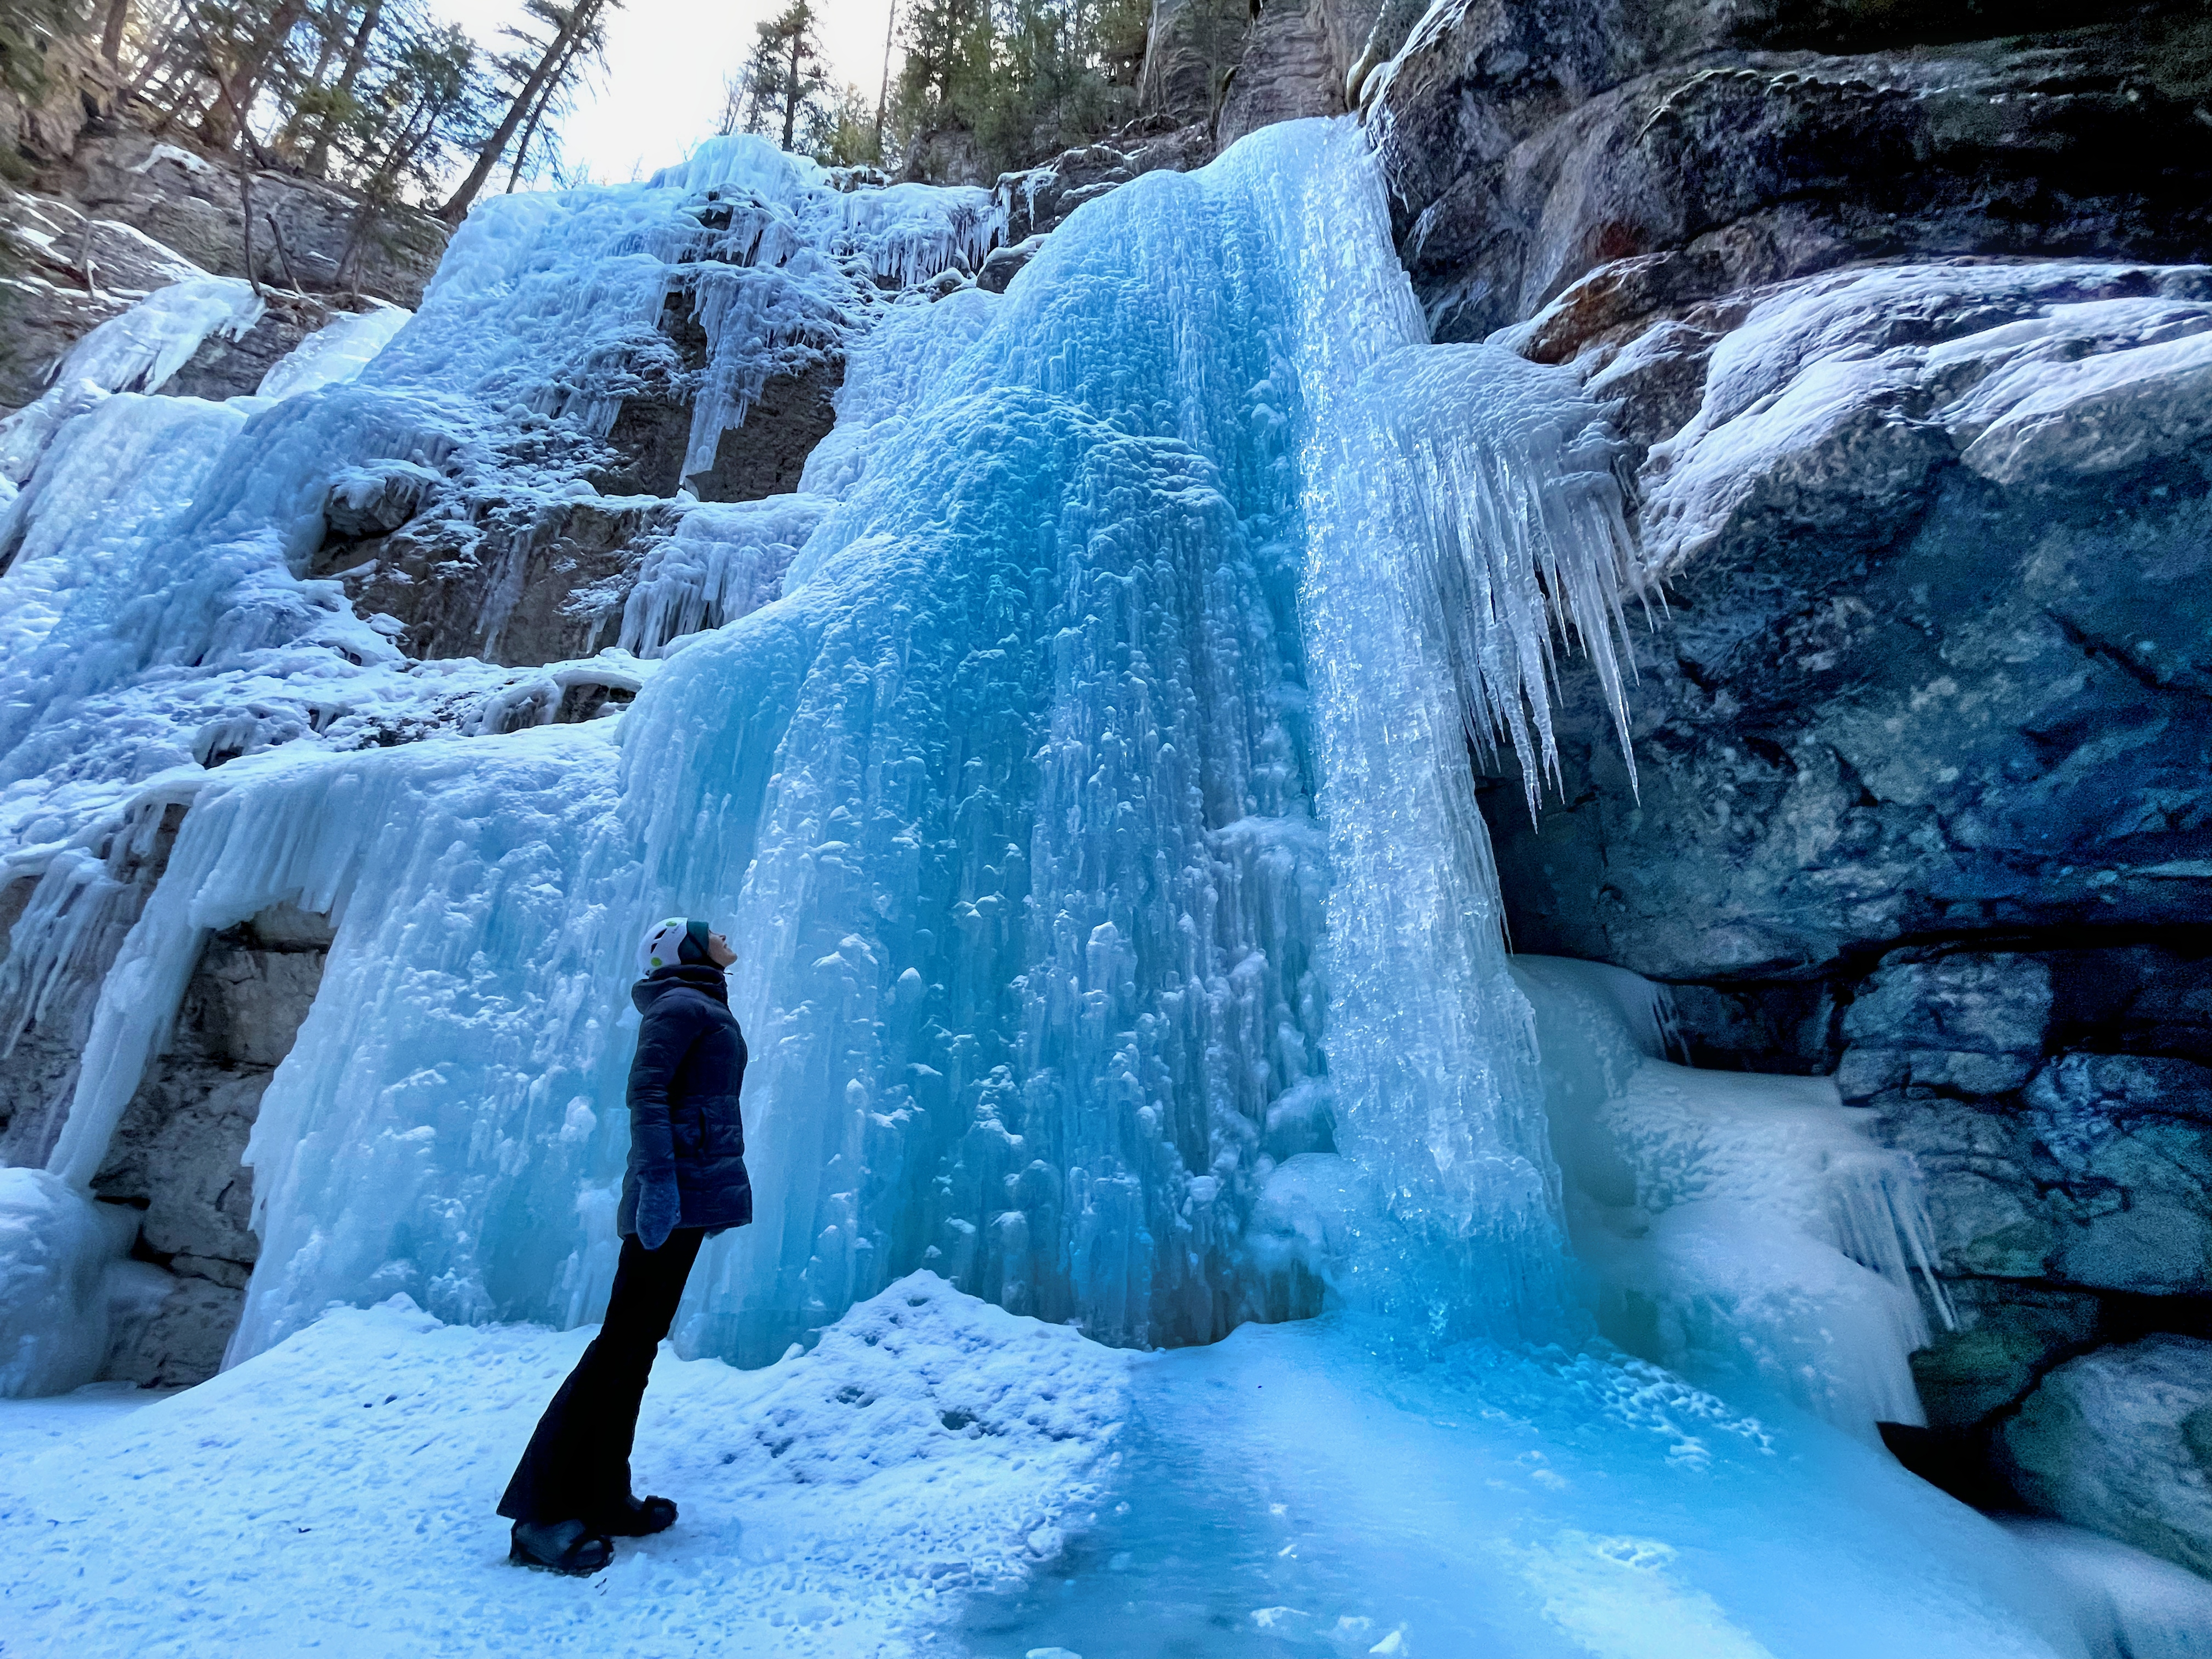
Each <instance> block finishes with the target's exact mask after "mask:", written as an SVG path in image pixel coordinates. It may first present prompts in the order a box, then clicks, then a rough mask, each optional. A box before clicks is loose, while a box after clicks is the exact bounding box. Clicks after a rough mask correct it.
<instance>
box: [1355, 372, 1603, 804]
mask: <svg viewBox="0 0 2212 1659" xmlns="http://www.w3.org/2000/svg"><path fill="white" fill-rule="evenodd" d="M1376 381H1377V384H1378V387H1379V388H1380V389H1379V390H1378V392H1377V394H1376V404H1377V406H1378V408H1379V409H1380V410H1383V412H1384V414H1385V416H1386V420H1387V427H1388V430H1389V434H1390V436H1391V439H1392V440H1393V441H1394V443H1395V447H1396V448H1397V449H1398V451H1399V453H1400V454H1401V456H1402V458H1403V465H1401V467H1400V468H1398V469H1395V470H1394V471H1393V473H1392V475H1391V482H1392V484H1393V486H1394V488H1393V491H1392V500H1393V502H1394V505H1395V508H1396V510H1397V511H1398V513H1400V514H1401V515H1402V516H1403V518H1404V520H1405V521H1406V522H1407V523H1409V524H1411V525H1413V526H1416V531H1415V533H1414V534H1413V536H1411V537H1410V538H1408V541H1409V544H1410V546H1411V549H1412V550H1413V555H1414V556H1415V558H1416V559H1417V560H1418V562H1419V580H1420V582H1421V584H1422V587H1423V589H1424V590H1425V602H1424V606H1423V609H1424V611H1425V614H1427V615H1429V616H1431V617H1433V618H1435V619H1436V623H1435V625H1437V627H1438V628H1439V629H1440V630H1441V633H1442V645H1443V655H1444V657H1445V659H1446V660H1447V661H1448V662H1449V665H1450V669H1451V674H1452V678H1453V681H1454V683H1455V684H1456V685H1457V687H1458V689H1459V696H1460V702H1461V706H1462V708H1464V709H1465V710H1466V711H1467V726H1468V734H1469V736H1470V737H1472V738H1474V740H1475V741H1476V743H1477V744H1480V746H1482V747H1483V748H1484V749H1486V750H1489V749H1492V748H1493V747H1494V745H1495V744H1496V742H1497V739H1498V736H1499V735H1500V734H1501V733H1503V734H1504V735H1505V736H1507V737H1508V738H1510V740H1511V742H1512V745H1513V750H1514V753H1515V755H1516V757H1518V758H1519V760H1520V763H1521V772H1522V787H1523V788H1524V789H1525V790H1526V792H1527V793H1528V810H1529V811H1530V812H1531V813H1532V814H1533V813H1534V811H1535V810H1536V807H1537V804H1538V800H1539V797H1540V796H1541V792H1542V787H1543V780H1544V779H1545V778H1546V777H1547V776H1548V777H1550V778H1551V779H1552V780H1553V782H1554V783H1556V782H1557V781H1558V780H1559V752H1558V745H1557V744H1556V742H1555V740H1554V738H1553V732H1552V717H1551V687H1552V683H1553V680H1554V678H1555V677H1556V674H1557V670H1558V664H1557V661H1556V659H1555V655H1554V650H1553V632H1554V630H1555V629H1556V631H1557V634H1558V636H1559V640H1560V641H1561V642H1563V643H1569V644H1578V645H1579V646H1580V647H1581V649H1582V651H1583V654H1584V655H1585V656H1587V657H1588V659H1589V663H1590V666H1591V668H1592V670H1593V671H1595V674H1596V676H1597V681H1598V685H1599V688H1600V690H1601V694H1602V695H1603V696H1604V699H1605V704H1606V708H1607V711H1608V712H1609V713H1610V714H1612V716H1613V728H1614V731H1615V733H1616V734H1617V736H1618V738H1619V739H1620V752H1621V758H1622V760H1623V762H1624V763H1626V766H1627V769H1628V775H1629V780H1630V783H1631V786H1632V787H1633V785H1634V781H1635V778H1636V757H1635V755H1634V753H1633V751H1632V750H1631V748H1630V746H1629V741H1628V709H1627V704H1626V699H1625V697H1624V695H1623V690H1622V685H1621V672H1620V656H1619V655H1618V654H1617V653H1616V650H1615V647H1614V636H1615V635H1616V634H1617V633H1619V632H1620V630H1621V629H1622V628H1623V626H1624V623H1623V618H1622V616H1621V603H1620V596H1621V592H1622V590H1623V589H1625V588H1626V589H1630V590H1637V589H1638V587H1639V585H1640V581H1641V578H1640V574H1639V567H1638V563H1637V561H1636V557H1635V547H1634V543H1633V540H1632V538H1631V536H1630V534H1629V530H1628V526H1627V522H1626V519H1625V517H1624V515H1623V504H1622V493H1621V488H1620V479H1619V477H1618V476H1617V473H1616V470H1615V462H1616V459H1617V457H1618V454H1619V446H1618V444H1617V443H1616V442H1615V441H1613V438H1612V436H1611V435H1610V434H1609V433H1607V430H1606V428H1604V426H1603V424H1602V422H1601V420H1600V419H1599V415H1598V410H1597V407H1596V405H1595V404H1592V403H1590V402H1589V401H1588V400H1587V399H1586V398H1583V397H1582V396H1580V395H1579V393H1578V392H1577V391H1576V390H1575V388H1574V385H1573V382H1572V380H1571V378H1569V377H1567V376H1565V375H1563V374H1559V372H1558V371H1557V370H1553V369H1548V368H1543V367H1541V366H1540V365H1537V364H1534V363H1530V362H1527V361H1525V360H1524V359H1522V358H1521V357H1519V356H1516V355H1515V354H1513V353H1511V352H1510V351H1506V350H1504V349H1501V348H1499V347H1496V346H1484V345H1469V346H1437V347H1431V348H1429V349H1425V350H1420V351H1415V352H1409V353H1407V354H1404V355H1403V356H1401V357H1397V358H1394V359H1392V360H1391V361H1389V362H1387V363H1385V364H1383V366H1382V367H1381V368H1379V369H1378V370H1376Z"/></svg>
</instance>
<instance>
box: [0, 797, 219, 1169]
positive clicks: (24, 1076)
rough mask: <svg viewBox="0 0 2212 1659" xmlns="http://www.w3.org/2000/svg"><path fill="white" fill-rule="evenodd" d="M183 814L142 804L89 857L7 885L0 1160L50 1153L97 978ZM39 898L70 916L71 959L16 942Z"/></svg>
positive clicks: (0, 961) (37, 1160)
mask: <svg viewBox="0 0 2212 1659" xmlns="http://www.w3.org/2000/svg"><path fill="white" fill-rule="evenodd" d="M184 822H185V812H184V808H182V807H181V806H178V805H167V806H155V807H151V808H149V809H143V810H142V811H141V813H140V814H139V816H138V817H137V818H136V819H134V821H133V822H132V823H129V824H126V825H124V826H122V827H120V828H118V829H116V830H115V831H113V832H112V834H110V835H109V836H106V838H105V839H104V841H103V842H100V844H99V845H97V846H95V847H94V848H89V849H87V853H86V855H85V856H84V857H82V859H64V860H55V861H54V863H52V865H49V866H47V868H46V870H45V871H44V872H42V873H41V874H40V875H37V876H26V877H21V878H17V879H15V880H14V881H11V882H9V883H8V884H6V885H5V886H0V1163H5V1164H14V1165H19V1166H20V1165H24V1164H45V1162H46V1158H47V1157H48V1155H49V1154H50V1153H52V1151H53V1149H54V1143H55V1141H56V1140H57V1139H58V1138H59V1137H60V1134H61V1131H62V1122H63V1120H64V1117H65V1116H66V1115H68V1110H69V1103H70V1097H71V1096H72V1095H73V1094H74V1093H75V1092H76V1080H77V1073H78V1068H79V1062H80V1061H81V1060H82V1057H83V1054H84V1046H85V1041H86V1039H87V1038H88V1036H90V1035H91V1033H92V1018H93V1012H94V1009H95V1007H96V1006H98V1003H99V988H100V980H101V979H103V978H104V977H105V976H106V973H107V970H108V969H109V968H110V967H111V966H112V965H113V963H114V961H115V957H116V954H117V952H118V951H121V950H122V948H123V941H124V939H125V936H126V935H127V934H128V933H130V931H131V924H132V923H134V922H135V921H137V920H138V914H139V912H140V911H142V910H143V909H144V908H145V907H146V901H147V899H148V897H149V896H151V895H152V893H153V890H154V884H155V883H156V882H158V881H159V880H160V879H161V872H162V871H164V870H166V869H167V867H168V864H169V854H170V851H171V849H172V848H174V847H175V845H176V841H177V832H178V831H179V829H182V828H183V827H184ZM34 905H39V906H45V907H49V908H51V909H52V912H53V913H54V914H56V915H59V916H61V917H63V918H64V919H65V920H66V921H68V922H69V924H70V927H69V930H68V933H66V934H65V935H64V937H66V938H67V939H68V941H69V944H68V949H69V952H70V958H69V961H68V962H67V963H61V962H57V961H54V960H51V959H48V960H32V959H29V958H28V957H27V956H22V955H19V954H18V953H17V952H16V951H15V949H14V931H13V930H14V928H15V922H16V921H17V919H18V918H19V917H21V915H23V914H24V912H25V911H26V910H27V909H29V908H32V907H33V906H34ZM69 968H74V969H76V970H77V971H76V972H74V973H72V972H69V971H65V969H69Z"/></svg>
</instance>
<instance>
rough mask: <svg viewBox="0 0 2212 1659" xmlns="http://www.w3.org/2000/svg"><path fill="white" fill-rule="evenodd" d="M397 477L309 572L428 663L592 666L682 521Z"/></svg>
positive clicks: (659, 508)
mask: <svg viewBox="0 0 2212 1659" xmlns="http://www.w3.org/2000/svg"><path fill="white" fill-rule="evenodd" d="M388 476H389V477H390V478H391V481H392V482H391V486H390V488H389V489H387V490H386V491H383V492H380V493H378V494H375V495H370V496H369V497H368V498H367V500H366V501H361V502H360V503H359V504H356V503H355V502H352V501H345V500H343V499H339V500H334V501H333V503H332V506H331V507H330V508H326V509H325V521H326V522H327V523H328V524H329V526H330V528H331V534H330V536H329V537H328V538H326V539H325V542H324V544H323V546H322V549H321V550H320V551H319V553H318V554H317V555H316V556H315V561H314V563H313V566H312V568H311V573H312V574H315V575H318V576H329V577H334V578H336V579H337V580H339V581H340V582H342V583H343V586H344V587H345V590H346V594H347V597H348V598H349V599H351V600H352V601H353V604H354V608H355V609H356V611H358V612H360V613H361V614H362V616H365V617H374V616H385V617H391V618H392V623H393V624H394V625H396V629H395V632H394V634H393V638H394V639H395V641H396V642H397V643H398V646H399V647H400V648H401V649H402V650H404V652H406V653H407V654H408V655H409V656H411V657H417V658H430V657H477V658H480V659H483V660H484V661H486V662H495V663H501V664H505V665H511V666H513V665H532V664H538V663H549V662H562V661H566V660H568V659H572V658H576V657H587V656H589V655H591V654H592V653H593V652H594V651H597V650H598V649H599V647H601V646H602V645H605V644H606V643H608V642H609V641H610V640H611V637H612V631H613V628H614V626H615V624H616V623H617V621H618V619H619V618H620V616H621V613H622V605H623V599H624V598H625V597H626V596H627V595H628V593H629V586H630V584H631V581H632V580H634V578H635V573H636V569H637V564H638V561H639V560H640V559H641V557H642V556H643V555H644V551H645V550H646V548H647V547H648V546H650V545H651V544H652V543H653V540H655V539H657V538H659V536H662V535H665V533H666V532H668V531H669V530H671V529H672V528H673V527H674V526H675V524H676V522H677V520H678V518H679V517H680V516H681V509H680V508H678V507H677V506H676V505H675V504H674V503H673V502H670V501H659V500H657V499H655V498H653V497H650V496H621V495H617V496H604V497H596V498H595V497H590V496H586V497H582V498H578V497H574V496H554V497H550V498H548V497H547V496H545V495H542V494H539V493H536V492H522V491H516V492H513V494H512V495H501V493H499V492H498V491H497V490H496V489H487V490H484V491H482V492H451V493H447V492H444V491H443V490H442V489H441V484H440V483H425V482H424V480H423V479H422V478H421V477H418V476H417V473H416V471H410V470H406V469H394V471H392V473H391V474H390V475H388ZM434 492H437V493H436V495H435V499H436V501H437V506H436V507H435V509H433V510H429V511H424V510H422V508H423V507H425V506H426V505H427V504H428V502H429V501H431V500H433V499H434ZM349 531H353V532H356V533H348V532H349ZM394 740H395V741H402V740H404V735H402V734H395V739H394Z"/></svg>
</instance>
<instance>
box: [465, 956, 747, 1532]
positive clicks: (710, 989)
mask: <svg viewBox="0 0 2212 1659" xmlns="http://www.w3.org/2000/svg"><path fill="white" fill-rule="evenodd" d="M737 959H738V958H737V953H736V952H735V951H732V950H731V949H730V945H729V941H728V940H726V939H724V938H723V937H722V936H721V935H720V933H709V932H708V928H707V924H706V923H705V922H703V921H690V920H688V919H687V918H685V917H683V916H674V917H671V918H670V919H669V920H668V921H663V922H660V923H659V924H657V925H656V926H655V927H653V929H652V930H651V931H650V932H649V933H647V934H646V936H645V940H644V943H643V944H641V945H640V946H639V947H638V975H639V977H638V981H637V983H636V984H635V985H633V986H631V987H630V993H629V994H630V1000H631V1001H633V1002H635V1004H636V1005H637V1009H638V1012H639V1013H640V1014H641V1016H643V1018H642V1019H641V1022H640V1024H639V1025H638V1030H637V1054H636V1057H635V1059H634V1060H632V1061H631V1062H630V1068H629V1168H628V1170H626V1171H625V1172H624V1174H623V1191H622V1205H621V1207H620V1208H619V1209H618V1210H617V1212H616V1225H617V1229H618V1230H619V1231H620V1232H621V1234H622V1241H623V1244H622V1260H621V1261H620V1262H619V1263H618V1264H617V1267H616V1268H615V1287H614V1293H613V1295H612V1296H611V1297H610V1298H609V1299H608V1302H607V1314H606V1319H605V1322H603V1323H602V1324H601V1325H600V1327H599V1335H598V1336H597V1337H596V1338H594V1339H593V1340H592V1346H590V1347H588V1348H586V1349H585V1350H584V1357H583V1358H581V1359H580V1360H578V1361H577V1362H576V1369H575V1370H573V1371H571V1372H569V1374H568V1381H567V1382H565V1383H562V1385H561V1391H560V1392H559V1393H558V1394H556V1395H554V1396H553V1403H552V1404H551V1405H550V1406H548V1407H546V1408H545V1415H544V1416H543V1417H542V1418H540V1419H538V1430H537V1432H536V1433H534V1434H532V1436H531V1437H530V1445H529V1448H528V1449H526V1451H525V1452H524V1453H523V1454H522V1462H520V1464H518V1465H517V1466H516V1467H515V1471H514V1478H513V1480H509V1481H508V1482H507V1495H506V1496H505V1497H503V1498H501V1499H500V1500H499V1512H500V1513H501V1515H503V1516H507V1518H508V1519H510V1520H512V1521H513V1522H514V1534H513V1538H514V1543H513V1551H512V1553H511V1554H510V1557H509V1559H512V1560H513V1561H516V1562H518V1563H520V1565H524V1566H528V1567H547V1568H550V1569H551V1570H552V1571H555V1572H568V1573H593V1572H597V1571H599V1569H600V1568H602V1567H604V1566H605V1565H607V1563H608V1562H609V1561H610V1560H611V1559H613V1558H614V1543H613V1540H614V1539H615V1538H617V1537H623V1538H641V1537H643V1536H644V1535H645V1534H647V1533H655V1532H660V1531H662V1530H664V1529H665V1528H669V1527H671V1526H673V1525H675V1523H676V1505H675V1504H672V1503H671V1502H670V1501H669V1500H668V1499H667V1498H646V1499H645V1500H644V1501H643V1502H640V1501H639V1500H638V1499H637V1498H635V1497H633V1496H631V1494H630V1488H629V1451H630V1442H631V1440H632V1439H633V1438H634V1437H635V1434H636V1432H637V1411H638V1403H639V1401H641V1400H642V1399H643V1398H644V1395H645V1383H646V1378H647V1376H649V1375H650V1374H651V1373H652V1370H653V1354H654V1352H656V1351H657V1350H658V1349H659V1346H660V1341H661V1339H662V1338H663V1337H665V1336H666V1335H667V1334H668V1327H669V1325H670V1323H671V1321H673V1320H674V1319H675V1317H676V1304H678V1302H680V1301H682V1300H683V1298H684V1280H685V1279H687V1278H689V1277H690V1272H691V1263H692V1262H693V1261H695V1260H696V1259H697V1257H698V1255H699V1246H700V1245H701V1244H702V1243H704V1242H705V1241H706V1240H707V1239H708V1238H711V1237H714V1235H715V1234H716V1233H719V1232H720V1231H723V1230H724V1229H725V1228H729V1227H742V1226H744V1225H745V1224H746V1223H747V1222H749V1221H750V1220H751V1219H752V1218H753V1189H752V1182H751V1181H750V1178H749V1177H748V1176H746V1174H745V1158H744V1153H745V1126H744V1119H743V1118H742V1117H741V1116H740V1115H738V1091H739V1089H740V1088H741V1087H742V1085H744V1077H745V1038H744V1032H743V1031H742V1030H739V1029H738V1021H737V1016H736V1015H734V1014H732V1012H730V993H729V987H728V986H727V985H726V983H725V982H724V981H723V977H722V970H723V969H726V968H727V967H728V966H729V965H730V964H731V963H733V962H735V961H736V960H737Z"/></svg>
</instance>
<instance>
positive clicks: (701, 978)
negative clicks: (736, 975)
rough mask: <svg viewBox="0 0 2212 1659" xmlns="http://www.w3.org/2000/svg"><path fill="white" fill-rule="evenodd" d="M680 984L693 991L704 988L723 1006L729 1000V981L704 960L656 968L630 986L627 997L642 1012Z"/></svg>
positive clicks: (719, 970)
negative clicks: (672, 966)
mask: <svg viewBox="0 0 2212 1659" xmlns="http://www.w3.org/2000/svg"><path fill="white" fill-rule="evenodd" d="M679 985H685V986H689V987H690V988H691V989H693V990H695V991H704V992H705V993H706V994H708V996H710V997H713V998H714V1000H716V1001H717V1002H720V1003H723V1004H727V1003H728V1001H729V1000H730V987H729V981H726V980H725V979H724V978H723V977H722V970H721V969H719V968H717V967H715V966H714V964H713V963H706V962H687V963H682V964H680V965H679V966H678V967H674V968H656V969H653V972H652V973H651V974H649V975H647V976H646V977H645V978H643V979H641V980H640V981H637V983H636V984H635V985H633V986H631V987H629V1000H631V1001H632V1002H633V1003H635V1004H636V1005H637V1011H638V1012H640V1013H643V1012H645V1011H646V1010H647V1009H648V1008H650V1007H652V1006H653V1004H654V1003H655V1002H656V1001H658V1000H659V999H660V998H661V997H662V996H664V995H665V994H667V993H668V992H670V991H672V990H674V989H675V988H676V987H678V986H679Z"/></svg>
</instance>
